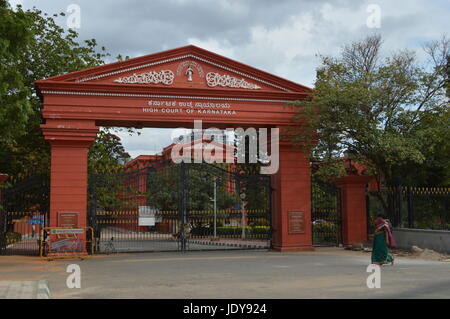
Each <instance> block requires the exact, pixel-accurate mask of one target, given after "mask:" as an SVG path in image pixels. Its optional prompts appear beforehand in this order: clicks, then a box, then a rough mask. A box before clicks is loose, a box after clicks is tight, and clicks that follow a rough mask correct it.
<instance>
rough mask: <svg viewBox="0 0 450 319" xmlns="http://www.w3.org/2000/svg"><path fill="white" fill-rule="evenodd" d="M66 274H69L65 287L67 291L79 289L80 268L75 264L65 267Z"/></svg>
mask: <svg viewBox="0 0 450 319" xmlns="http://www.w3.org/2000/svg"><path fill="white" fill-rule="evenodd" d="M66 272H67V273H70V275H69V276H67V279H66V285H67V288H69V289H75V288H76V289H80V288H81V267H80V266H79V265H77V264H71V265H68V266H67V269H66Z"/></svg>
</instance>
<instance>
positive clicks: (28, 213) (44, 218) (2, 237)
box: [0, 175, 50, 255]
mask: <svg viewBox="0 0 450 319" xmlns="http://www.w3.org/2000/svg"><path fill="white" fill-rule="evenodd" d="M0 199H1V200H0V254H1V255H38V254H39V248H40V247H39V245H40V239H41V238H40V236H41V229H42V228H43V227H45V226H47V225H48V221H49V209H50V178H49V176H48V175H37V176H33V177H29V178H25V179H22V180H19V181H15V183H14V185H12V186H10V187H7V188H3V189H0Z"/></svg>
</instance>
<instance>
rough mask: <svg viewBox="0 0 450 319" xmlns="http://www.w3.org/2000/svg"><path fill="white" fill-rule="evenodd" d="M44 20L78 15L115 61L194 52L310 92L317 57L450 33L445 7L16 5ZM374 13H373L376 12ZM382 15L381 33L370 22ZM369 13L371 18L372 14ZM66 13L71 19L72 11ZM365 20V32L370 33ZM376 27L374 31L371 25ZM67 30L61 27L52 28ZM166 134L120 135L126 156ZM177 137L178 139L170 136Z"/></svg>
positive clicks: (265, 0) (253, 2) (42, 1)
mask: <svg viewBox="0 0 450 319" xmlns="http://www.w3.org/2000/svg"><path fill="white" fill-rule="evenodd" d="M11 2H13V3H21V4H22V5H23V6H24V7H25V8H31V7H33V6H36V7H37V8H39V9H41V10H43V11H44V12H47V13H58V12H66V11H67V10H68V9H70V8H71V7H70V5H73V4H75V5H78V6H79V8H80V13H81V15H80V17H81V20H80V22H81V23H80V28H79V29H78V30H77V31H78V32H79V33H80V37H81V38H82V39H89V38H95V39H97V41H98V43H99V44H100V45H101V46H105V47H106V48H107V50H108V51H109V52H110V53H111V54H112V56H113V57H115V56H117V55H118V54H122V55H123V56H125V55H128V56H130V57H136V56H140V55H144V54H149V53H153V52H157V51H161V50H166V49H171V48H175V47H179V46H183V45H186V44H195V45H197V46H200V47H202V48H205V49H207V50H211V51H214V52H216V53H219V54H222V55H225V56H227V57H230V58H233V59H235V60H238V61H241V62H244V63H246V64H249V65H252V66H254V67H256V68H259V69H262V70H265V71H268V72H270V73H273V74H276V75H278V76H281V77H284V78H287V79H289V80H292V81H295V82H298V83H301V84H304V85H307V86H311V87H312V86H313V84H314V78H315V69H316V67H317V66H318V64H319V59H318V57H317V54H324V55H337V54H338V53H339V50H340V48H341V47H342V45H343V44H345V43H349V42H352V41H355V40H358V39H361V38H362V37H364V36H366V35H368V34H372V33H379V34H381V35H382V36H383V38H384V51H385V53H386V54H389V53H390V52H392V51H395V50H397V49H401V48H408V49H412V50H417V53H418V56H419V58H420V57H421V52H420V50H421V46H422V44H423V43H424V42H426V41H430V40H436V39H438V38H439V37H440V36H441V35H442V34H444V33H445V32H448V33H449V31H450V1H449V0H396V1H392V0H383V1H378V0H370V1H364V0H361V1H359V0H329V1H325V0H102V1H93V0H58V1H55V0H22V1H20V0H16V1H11ZM373 5H375V9H373V8H374V6H373ZM377 8H378V9H379V10H380V18H381V19H380V25H377V24H376V20H373V19H371V17H373V15H374V14H376V10H377ZM374 10H375V11H374ZM71 12H72V11H71ZM368 20H369V26H370V27H369V26H368ZM374 21H375V24H374ZM58 22H59V23H60V24H61V25H62V26H66V23H67V21H66V20H63V19H61V20H58ZM172 133H173V132H172V131H171V130H156V129H145V130H144V131H143V132H142V134H141V136H139V137H136V136H133V137H128V136H126V134H123V135H121V136H122V138H123V143H124V145H125V147H126V149H127V151H129V152H130V154H131V155H132V156H137V155H139V154H152V153H155V152H157V151H159V150H161V148H162V147H164V146H166V145H167V144H169V143H170V137H171V135H172ZM175 134H176V133H175Z"/></svg>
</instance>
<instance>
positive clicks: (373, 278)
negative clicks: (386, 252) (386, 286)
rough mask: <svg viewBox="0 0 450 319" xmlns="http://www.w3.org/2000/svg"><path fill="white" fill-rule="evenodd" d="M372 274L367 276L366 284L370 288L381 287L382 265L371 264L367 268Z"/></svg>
mask: <svg viewBox="0 0 450 319" xmlns="http://www.w3.org/2000/svg"><path fill="white" fill-rule="evenodd" d="M366 271H367V272H369V273H370V275H369V276H368V277H367V280H366V284H367V288H369V289H380V288H381V267H380V266H379V265H375V264H372V265H369V266H367V269H366Z"/></svg>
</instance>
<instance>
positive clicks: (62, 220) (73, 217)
mask: <svg viewBox="0 0 450 319" xmlns="http://www.w3.org/2000/svg"><path fill="white" fill-rule="evenodd" d="M79 215H80V213H76V212H58V227H70V228H77V227H78V224H79V223H78V219H79Z"/></svg>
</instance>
